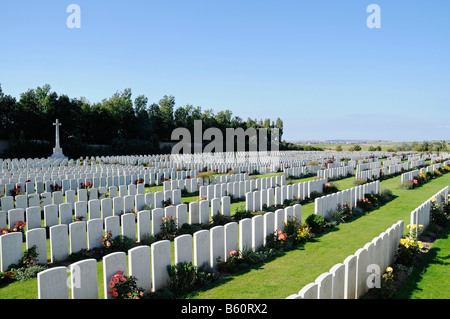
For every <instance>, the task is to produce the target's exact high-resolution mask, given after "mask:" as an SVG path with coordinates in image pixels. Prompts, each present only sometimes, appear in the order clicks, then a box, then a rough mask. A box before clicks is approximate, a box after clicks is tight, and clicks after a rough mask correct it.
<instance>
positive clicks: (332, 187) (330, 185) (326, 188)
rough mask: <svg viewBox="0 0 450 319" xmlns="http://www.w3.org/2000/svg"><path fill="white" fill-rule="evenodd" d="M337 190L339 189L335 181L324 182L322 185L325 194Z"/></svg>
mask: <svg viewBox="0 0 450 319" xmlns="http://www.w3.org/2000/svg"><path fill="white" fill-rule="evenodd" d="M338 191H339V188H338V186H337V185H336V184H335V183H326V184H325V185H323V193H324V194H326V195H328V194H333V193H336V192H338Z"/></svg>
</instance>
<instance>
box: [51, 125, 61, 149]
mask: <svg viewBox="0 0 450 319" xmlns="http://www.w3.org/2000/svg"><path fill="white" fill-rule="evenodd" d="M53 125H55V126H56V143H55V148H60V146H59V127H60V126H61V125H62V124H61V123H59V120H58V119H56V122H55V123H53Z"/></svg>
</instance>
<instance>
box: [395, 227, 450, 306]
mask: <svg viewBox="0 0 450 319" xmlns="http://www.w3.org/2000/svg"><path fill="white" fill-rule="evenodd" d="M449 235H450V227H447V228H446V229H445V231H444V233H443V234H442V235H441V236H440V238H439V239H443V240H447V239H448V238H449ZM440 250H441V249H440V248H437V247H431V249H430V250H429V251H428V252H427V253H426V255H425V256H424V257H423V259H422V260H421V261H420V263H419V264H418V265H417V266H415V267H414V269H413V271H412V273H411V275H410V276H409V278H408V280H407V281H406V282H405V283H404V284H403V285H402V287H401V288H400V289H399V291H398V293H397V295H396V296H395V299H410V298H411V296H412V295H413V293H414V292H419V291H422V289H421V288H419V287H418V283H419V282H420V281H421V280H422V279H423V276H424V275H425V274H426V273H427V270H428V268H429V267H430V266H431V265H443V266H449V265H450V255H447V256H439V252H440ZM444 298H445V296H444Z"/></svg>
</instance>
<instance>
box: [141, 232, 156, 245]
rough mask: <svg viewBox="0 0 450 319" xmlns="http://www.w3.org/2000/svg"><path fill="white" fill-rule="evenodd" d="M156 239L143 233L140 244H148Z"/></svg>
mask: <svg viewBox="0 0 450 319" xmlns="http://www.w3.org/2000/svg"><path fill="white" fill-rule="evenodd" d="M157 240H158V239H157V238H156V237H155V236H153V235H151V234H145V235H144V236H143V237H142V239H141V244H143V245H147V246H150V245H151V244H153V243H154V242H156V241H157Z"/></svg>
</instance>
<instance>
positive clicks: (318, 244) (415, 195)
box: [0, 174, 450, 299]
mask: <svg viewBox="0 0 450 319" xmlns="http://www.w3.org/2000/svg"><path fill="white" fill-rule="evenodd" d="M353 180H354V177H350V178H346V179H343V180H340V181H337V182H336V183H337V184H338V185H339V189H340V190H343V189H346V188H350V187H353V184H352V183H353ZM299 181H305V179H303V180H296V182H299ZM399 181H400V177H399V176H398V177H395V178H391V179H388V180H385V181H383V182H381V188H389V189H391V190H392V191H393V193H394V195H396V196H397V198H396V199H394V200H393V201H392V202H390V203H388V204H386V205H385V206H383V207H381V208H379V209H378V210H376V211H373V212H371V213H370V214H367V215H365V216H362V217H360V218H358V219H356V220H354V221H352V222H350V223H346V224H341V225H339V226H337V227H335V228H333V229H332V230H331V231H329V232H328V233H326V234H323V235H321V236H320V237H318V238H315V239H314V240H313V241H311V242H308V243H306V244H305V245H304V246H303V247H301V248H298V249H296V250H293V251H289V252H287V253H285V254H284V255H282V256H280V257H278V258H276V259H274V260H272V261H269V262H266V263H264V264H261V265H258V266H255V267H252V268H250V269H249V270H247V271H244V272H241V273H237V274H235V275H233V276H230V277H227V278H225V279H224V280H222V281H221V282H219V283H217V284H215V285H214V286H212V287H208V288H206V289H204V290H202V291H199V292H198V294H196V295H195V298H201V299H228V298H229V299H261V298H267V299H273V298H276V299H282V298H286V297H287V296H289V295H291V294H294V293H298V291H299V290H300V289H301V288H302V287H303V286H305V285H306V284H308V283H309V282H313V281H314V280H315V279H316V278H317V276H319V275H320V274H322V273H323V272H326V271H328V270H329V269H330V268H331V267H332V266H333V265H335V264H336V263H340V262H342V261H343V260H344V259H345V258H346V257H347V256H349V255H351V254H353V253H354V252H355V251H356V250H357V249H359V248H361V247H363V246H364V245H365V244H366V243H367V242H369V241H371V240H372V239H373V238H374V237H376V236H378V235H379V234H380V233H381V232H383V231H385V230H386V229H387V228H388V227H390V226H391V225H392V224H394V223H395V222H397V221H398V220H401V219H402V220H404V221H405V225H406V224H408V223H409V218H410V212H411V211H412V210H414V209H415V208H416V207H418V206H419V205H420V204H421V203H423V202H424V201H426V200H427V199H429V198H430V197H431V196H433V195H434V194H435V193H437V192H438V191H439V190H441V189H442V188H444V187H445V186H447V185H450V174H446V175H444V176H441V177H439V178H437V179H435V180H432V181H431V182H429V183H427V184H425V185H423V186H422V187H420V188H416V189H413V190H402V189H398V183H399ZM152 191H154V190H153V189H152ZM194 200H196V196H193V197H191V198H183V200H182V201H183V202H185V201H194ZM242 205H244V206H245V201H244V202H240V203H234V204H232V206H231V207H232V210H231V212H232V214H233V213H234V210H233V208H234V209H235V208H236V207H238V206H242ZM313 213H314V203H308V204H305V205H302V220H303V221H304V220H305V219H306V218H307V217H308V216H309V215H310V214H313ZM445 243H446V247H447V253H445V251H444V250H442V251H443V255H442V256H443V257H444V258H445V257H446V256H447V258H448V255H449V254H448V247H449V245H450V243H449V240H447V241H444V244H443V245H444V246H445ZM172 259H173V243H172ZM97 265H98V280H99V298H103V276H102V262H101V261H99V262H98V263H97ZM441 277H442V276H441ZM443 278H448V276H445V277H443ZM441 281H442V282H443V283H444V284H446V286H447V287H448V286H449V283H450V279H447V280H442V278H441ZM423 290H425V289H423ZM442 291H443V290H441V296H440V298H449V297H450V293H448V294H447V295H446V296H442ZM35 298H37V279H36V278H34V279H30V280H27V281H24V282H16V283H13V284H10V285H8V286H5V287H3V288H1V289H0V299H35Z"/></svg>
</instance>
